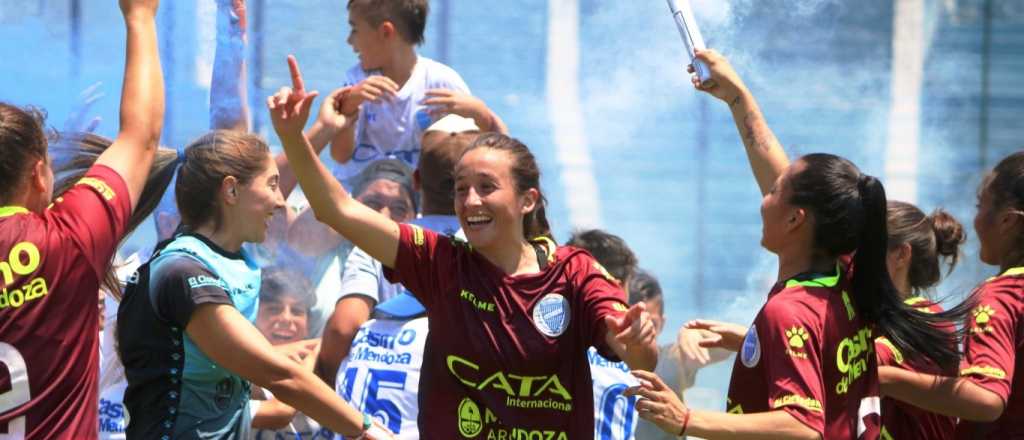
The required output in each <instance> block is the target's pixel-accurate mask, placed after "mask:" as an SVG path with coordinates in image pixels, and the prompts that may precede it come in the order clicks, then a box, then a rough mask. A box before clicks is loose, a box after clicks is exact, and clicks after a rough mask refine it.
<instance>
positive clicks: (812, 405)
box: [772, 394, 821, 412]
mask: <svg viewBox="0 0 1024 440" xmlns="http://www.w3.org/2000/svg"><path fill="white" fill-rule="evenodd" d="M786 406H796V407H800V408H803V409H806V410H808V411H814V412H821V402H819V401H818V399H813V398H810V397H804V396H798V395H796V394H788V395H785V396H782V397H779V398H778V399H775V400H774V401H772V409H779V408H782V407H786Z"/></svg>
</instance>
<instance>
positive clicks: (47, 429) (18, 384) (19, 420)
mask: <svg viewBox="0 0 1024 440" xmlns="http://www.w3.org/2000/svg"><path fill="white" fill-rule="evenodd" d="M130 205H131V202H130V200H129V199H128V189H127V187H126V186H125V183H124V180H123V179H122V178H121V176H119V175H118V174H117V173H116V172H115V171H114V170H112V169H110V168H107V167H104V166H99V165H97V166H94V167H93V168H92V169H91V170H89V172H88V173H87V174H86V176H85V177H84V178H83V179H82V180H80V181H79V182H78V183H77V184H75V186H73V187H72V188H71V189H69V190H68V191H67V192H65V193H64V194H63V195H62V196H61V197H58V198H57V200H55V201H54V203H53V205H51V206H50V207H49V208H47V209H46V211H44V212H43V213H42V214H34V213H30V212H28V211H26V210H24V209H22V208H17V207H4V208H0V258H2V260H0V286H2V290H0V437H3V435H4V434H8V435H12V437H13V438H22V437H24V438H29V439H33V438H38V439H54V438H74V439H88V438H96V436H97V430H98V426H97V402H98V400H99V392H98V390H97V380H98V375H99V337H98V334H99V316H98V315H99V310H98V307H97V302H96V295H97V292H98V291H99V290H98V289H99V283H100V280H101V279H102V277H103V274H104V273H106V270H107V267H108V265H109V264H110V260H111V257H112V256H113V255H114V251H115V250H116V247H117V243H118V241H119V240H120V239H121V236H122V235H123V234H124V231H125V228H126V225H127V220H128V215H129V214H130V212H131V206H130Z"/></svg>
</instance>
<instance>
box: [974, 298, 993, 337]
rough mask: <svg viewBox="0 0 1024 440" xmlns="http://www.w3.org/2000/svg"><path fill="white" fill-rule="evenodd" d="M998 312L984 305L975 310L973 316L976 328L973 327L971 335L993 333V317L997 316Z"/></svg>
mask: <svg viewBox="0 0 1024 440" xmlns="http://www.w3.org/2000/svg"><path fill="white" fill-rule="evenodd" d="M995 314H996V310H995V309H993V308H992V306H990V305H987V304H982V305H980V306H978V307H977V308H975V309H974V310H973V311H972V312H971V315H974V326H973V327H971V333H974V334H984V333H992V326H991V325H990V323H991V322H992V317H993V316H995Z"/></svg>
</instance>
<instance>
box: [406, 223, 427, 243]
mask: <svg viewBox="0 0 1024 440" xmlns="http://www.w3.org/2000/svg"><path fill="white" fill-rule="evenodd" d="M409 228H410V229H412V244H415V245H416V246H423V243H426V239H424V238H423V228H421V227H419V226H416V225H409Z"/></svg>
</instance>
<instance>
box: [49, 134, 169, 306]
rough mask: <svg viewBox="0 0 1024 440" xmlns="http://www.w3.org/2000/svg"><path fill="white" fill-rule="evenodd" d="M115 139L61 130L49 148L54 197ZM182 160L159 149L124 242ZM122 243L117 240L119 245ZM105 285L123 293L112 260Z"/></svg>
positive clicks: (83, 175)
mask: <svg viewBox="0 0 1024 440" xmlns="http://www.w3.org/2000/svg"><path fill="white" fill-rule="evenodd" d="M112 143H113V142H112V141H111V140H110V139H107V138H105V137H103V136H98V135H95V134H92V133H65V134H62V137H61V140H60V142H55V143H54V146H53V148H52V150H51V152H50V155H51V157H52V158H53V164H54V174H55V175H56V176H57V179H58V180H57V181H56V182H55V183H54V186H53V187H54V191H53V193H54V198H56V197H57V196H59V195H60V194H62V193H64V192H65V191H67V190H69V189H71V187H73V186H74V185H75V184H76V183H78V181H79V180H81V179H82V177H85V173H86V172H88V171H89V169H90V168H92V166H93V165H94V164H95V163H96V159H98V158H99V157H100V155H101V154H103V152H104V151H106V150H107V148H109V147H110V145H111V144H112ZM179 162H180V161H179V158H178V154H177V153H176V152H175V151H174V150H171V149H167V148H159V149H157V153H156V157H155V158H154V159H153V164H152V165H151V166H150V173H149V177H147V178H146V185H145V186H144V187H143V189H142V194H141V195H140V196H139V201H138V202H137V203H136V204H135V206H133V207H132V213H131V215H130V216H129V217H128V227H127V228H126V229H125V233H124V235H123V238H122V239H121V240H122V242H123V241H124V240H125V239H126V238H127V237H128V236H129V235H131V233H132V232H133V231H135V229H136V228H138V226H139V225H140V224H142V221H143V220H145V219H146V217H149V215H150V214H151V213H152V212H153V210H154V209H155V208H156V207H157V205H159V204H160V199H161V198H162V197H163V195H164V192H165V191H166V190H167V186H168V185H169V184H170V183H171V179H172V178H174V172H175V170H176V169H177V165H178V163H179ZM120 245H121V244H120V243H118V247H120ZM102 285H103V287H104V288H105V289H107V291H109V292H110V293H111V294H113V295H114V296H115V297H116V298H120V297H121V285H120V283H119V282H118V280H117V277H116V276H115V275H114V267H113V265H112V264H111V265H110V267H109V270H108V272H107V274H106V275H105V276H104V279H103V282H102Z"/></svg>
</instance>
